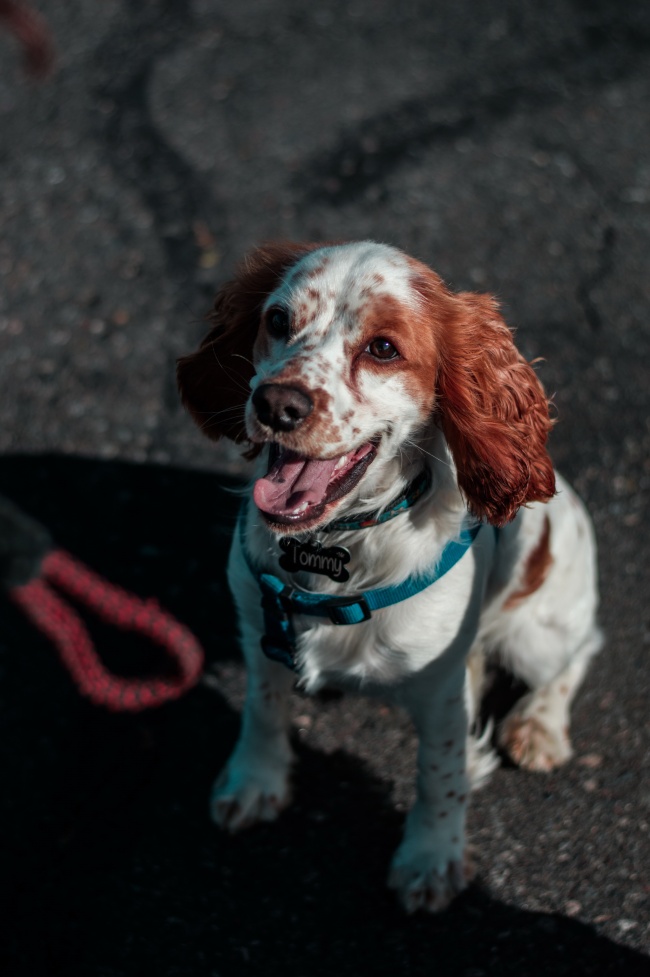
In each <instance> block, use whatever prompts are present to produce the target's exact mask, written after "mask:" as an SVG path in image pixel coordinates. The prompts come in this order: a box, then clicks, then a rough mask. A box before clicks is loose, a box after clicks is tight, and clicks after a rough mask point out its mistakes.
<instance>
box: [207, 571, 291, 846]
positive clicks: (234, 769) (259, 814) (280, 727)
mask: <svg viewBox="0 0 650 977" xmlns="http://www.w3.org/2000/svg"><path fill="white" fill-rule="evenodd" d="M246 589H249V591H250V599H249V600H247V601H246V600H243V599H240V600H239V601H238V604H239V613H240V626H241V633H242V644H243V649H244V656H245V658H246V666H247V687H246V701H245V703H244V711H243V714H242V721H241V729H240V733H239V739H238V740H237V744H236V745H235V748H234V750H233V752H232V754H231V756H230V759H229V760H228V762H227V764H226V766H225V767H224V769H223V770H222V771H221V774H220V775H219V777H218V778H217V780H216V782H215V785H214V788H213V792H212V797H211V801H210V810H211V814H212V818H213V820H214V821H216V823H217V824H218V825H220V826H221V827H222V828H226V829H228V830H229V831H240V830H241V829H242V828H247V827H249V826H250V825H253V824H255V823H257V822H258V821H273V820H275V818H276V817H277V816H278V814H279V813H280V811H281V810H282V809H283V808H284V807H286V806H287V804H288V803H289V801H290V799H291V790H290V780H289V776H290V772H291V762H292V759H293V752H292V750H291V746H290V743H289V695H290V692H291V689H292V688H293V684H294V675H293V672H291V671H290V670H289V669H288V668H285V666H284V665H279V664H278V663H277V662H274V661H270V660H269V659H268V658H266V656H265V655H264V653H263V652H262V649H261V647H260V637H261V634H262V631H263V627H264V624H263V620H262V614H261V611H260V610H259V595H258V594H257V593H256V592H255V591H254V590H252V589H250V588H249V585H248V582H245V583H244V585H243V586H242V588H240V589H239V590H235V593H236V594H238V596H239V597H240V598H243V597H245V596H246Z"/></svg>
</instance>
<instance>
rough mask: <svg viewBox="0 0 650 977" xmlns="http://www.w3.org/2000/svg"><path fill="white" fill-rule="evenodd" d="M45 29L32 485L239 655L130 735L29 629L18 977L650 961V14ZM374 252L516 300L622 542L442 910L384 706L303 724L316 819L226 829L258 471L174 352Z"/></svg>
mask: <svg viewBox="0 0 650 977" xmlns="http://www.w3.org/2000/svg"><path fill="white" fill-rule="evenodd" d="M38 7H39V9H40V10H41V11H42V13H43V14H44V15H45V16H46V18H47V20H48V21H49V24H50V26H51V29H52V31H53V34H54V37H55V43H56V47H57V68H56V71H55V73H54V75H53V76H52V77H50V78H49V79H47V80H46V81H44V82H42V83H39V84H36V83H34V82H31V81H29V80H27V79H26V78H25V76H24V74H23V72H22V69H21V62H20V57H19V52H18V49H17V46H16V44H15V42H14V40H13V39H12V38H11V37H10V36H8V35H7V34H6V33H0V274H1V275H2V290H1V293H0V416H1V418H2V423H1V425H0V492H4V493H6V494H7V495H8V496H10V497H11V498H13V499H14V500H15V501H17V502H19V503H21V504H22V505H23V506H24V507H25V509H26V510H27V511H30V512H31V513H32V514H34V515H36V516H37V517H38V518H40V519H42V520H43V521H44V522H46V523H47V525H48V527H49V528H50V529H51V530H52V532H53V533H54V535H55V536H56V538H58V539H59V540H60V541H62V542H65V543H66V545H69V546H70V547H71V548H72V547H76V551H77V552H79V553H81V554H82V555H83V556H84V558H86V559H87V560H88V562H90V563H92V564H93V565H94V566H97V567H98V568H99V569H102V570H104V571H105V572H110V573H111V574H112V575H113V577H114V578H115V577H116V576H117V578H118V579H119V580H120V582H123V583H124V584H125V585H128V586H132V587H134V588H135V589H137V590H138V591H139V592H141V593H154V594H156V595H157V596H159V597H160V599H161V600H164V601H165V603H166V604H167V605H168V606H171V608H172V609H173V610H174V611H175V612H176V613H177V614H178V615H179V616H182V617H183V619H184V620H185V621H186V623H188V624H189V625H190V626H191V627H193V628H194V630H196V631H197V633H198V634H199V636H200V637H201V638H202V640H203V641H204V643H205V645H206V650H207V651H208V658H209V665H208V672H207V673H206V677H205V680H204V682H203V684H202V686H201V687H200V688H199V689H198V690H196V691H195V692H193V693H192V694H191V695H190V696H188V698H187V699H186V700H184V701H183V702H182V703H179V704H178V705H176V706H173V707H167V708H166V709H163V710H161V711H160V712H159V713H157V714H155V716H153V718H150V717H140V718H137V719H128V720H127V719H124V718H123V717H112V716H106V715H104V714H101V713H100V712H99V711H97V710H95V711H93V710H92V709H91V708H90V707H88V706H87V705H85V704H84V703H82V702H81V700H79V699H78V698H77V696H76V693H75V692H74V690H73V689H72V688H71V686H70V683H69V681H68V680H67V678H66V676H65V675H64V674H63V673H62V672H61V669H60V668H59V666H58V664H57V663H56V662H55V661H54V660H53V658H54V656H53V652H51V650H50V649H48V647H47V646H46V645H45V643H43V642H41V643H39V640H37V639H35V638H34V639H32V636H31V632H30V630H29V628H28V627H27V626H26V625H25V624H24V622H21V621H20V620H19V618H18V617H17V616H16V615H15V614H14V612H13V611H12V609H11V608H8V609H6V614H5V615H4V618H5V620H6V622H7V623H6V627H5V628H4V630H2V631H0V653H1V655H2V658H1V659H0V663H1V665H2V670H3V671H2V680H1V682H0V697H2V698H3V701H4V705H3V706H2V710H1V711H2V714H3V720H2V722H3V725H4V726H5V732H4V734H3V735H4V744H5V745H4V747H2V748H1V749H0V752H1V753H2V754H3V756H4V758H5V759H6V760H7V763H8V767H7V769H8V771H9V773H8V774H7V776H6V778H5V780H4V791H3V793H4V794H5V795H6V797H5V800H4V801H3V806H4V809H5V813H6V816H7V818H8V819H9V820H8V822H7V823H8V824H10V825H11V829H12V832H13V833H12V832H7V833H6V834H5V838H4V843H5V845H6V846H7V850H8V851H9V852H10V853H13V855H14V856H15V859H16V860H15V861H14V862H12V864H13V868H12V870H11V872H10V874H9V878H10V884H11V889H10V896H11V905H12V915H11V928H10V932H11V935H12V940H11V951H10V952H9V954H8V956H7V960H6V963H7V968H8V969H7V970H6V972H8V973H9V972H11V973H16V974H18V973H21V974H22V973H30V974H40V973H53V974H54V973H56V974H65V975H73V974H75V975H76V974H80V975H81V974H84V975H85V977H95V975H97V977H108V975H122V974H124V975H129V977H130V975H132V974H133V975H135V974H147V975H148V974H151V973H156V974H161V975H167V974H169V975H172V974H183V975H185V974H187V975H190V974H192V975H203V974H205V975H216V974H219V975H223V974H234V973H250V974H265V975H268V977H274V975H276V974H277V975H280V974H287V975H291V977H293V975H295V977H301V975H305V977H310V975H313V974H320V973H323V974H331V973H332V972H333V969H334V968H336V970H337V971H338V972H339V973H341V974H359V973H365V972H369V973H370V972H373V973H388V972H389V971H390V972H391V973H400V974H425V973H429V972H431V971H432V970H434V969H435V968H436V967H437V968H438V972H440V973H444V974H459V975H464V977H481V975H483V974H488V975H493V974H494V975H499V974H511V973H512V974H515V973H516V974H518V975H520V977H522V975H523V977H526V975H528V974H530V975H536V974H538V973H539V974H546V973H548V974H562V973H566V974H571V975H575V974H582V973H584V974H605V973H607V974H610V973H611V974H618V973H625V974H636V973H639V974H643V973H650V960H649V959H648V953H649V952H650V906H649V904H648V896H649V893H650V871H649V870H650V841H649V837H648V835H649V824H650V778H649V775H648V767H649V763H648V760H649V759H650V721H649V719H648V698H649V696H648V693H649V686H650V681H649V677H648V676H649V673H648V661H647V659H648V649H649V647H650V618H649V615H648V596H647V595H648V594H649V593H650V568H649V566H648V553H649V552H650V547H649V543H650V539H649V529H648V519H647V514H648V489H649V486H650V460H649V459H650V450H649V449H650V423H649V422H648V406H649V404H650V375H649V367H648V363H649V357H650V329H649V327H648V313H649V309H648V306H649V302H648V299H649V298H650V285H649V283H650V154H649V153H648V147H649V145H650V125H649V124H648V105H649V104H650V7H649V6H648V4H647V3H642V2H634V0H631V2H629V3H627V4H624V5H623V4H619V3H614V2H606V0H602V2H601V0H595V2H588V0H584V2H580V0H573V2H569V0H549V2H547V3H543V4H541V3H533V2H532V0H504V2H502V3H501V4H499V5H496V4H480V3H478V2H477V0H473V2H472V0H456V2H454V3H452V2H449V0H441V2H439V3H437V4H432V3H427V2H424V0H419V2H412V3H409V4H405V5H403V8H399V7H398V6H397V5H395V4H394V3H389V2H387V0H374V2H372V3H370V2H368V0H365V2H364V0H359V2H357V0H347V2H343V0H328V2H325V3H322V4H306V3H304V2H300V0H248V2H246V3H241V4H237V5H236V4H231V5H226V4H217V3H216V2H209V0H195V2H194V3H191V4H190V3H183V2H181V0H146V2H145V0H140V2H136V0H106V2H103V3H101V4H98V3H93V2H91V0H75V2H70V3H67V4H48V3H46V2H45V0H41V2H40V3H39V4H38ZM366 237H369V238H375V239H379V240H383V241H387V242H390V243H392V244H395V245H397V246H399V247H402V248H404V249H405V250H406V251H408V252H409V253H411V254H413V255H415V256H417V257H419V258H421V259H422V260H424V261H425V262H427V263H429V264H431V265H432V266H433V267H434V268H435V269H436V270H437V271H438V272H439V273H440V274H442V276H443V277H444V278H445V279H446V280H447V281H449V282H450V283H451V284H452V285H453V286H454V287H456V288H459V289H460V288H463V289H466V288H469V289H475V290H485V291H489V292H492V293H494V294H496V295H497V296H498V298H499V299H500V301H501V302H502V304H503V307H504V310H505V314H506V318H507V319H508V321H509V322H510V323H511V325H513V326H514V327H516V329H517V337H518V343H519V345H520V347H521V348H522V350H523V351H524V353H525V354H526V355H527V356H528V357H529V358H532V357H543V363H541V364H540V366H539V372H540V375H541V377H542V380H543V382H544V383H545V385H546V387H547V389H548V390H549V391H551V392H553V393H554V400H555V404H556V409H557V417H558V423H557V426H556V428H555V430H554V432H553V435H552V453H553V456H554V458H555V460H556V462H557V465H558V467H559V469H560V470H561V471H562V472H563V474H565V475H566V476H567V477H568V478H569V480H570V481H571V482H572V483H573V484H574V486H575V487H576V488H577V489H578V491H579V492H580V493H581V495H582V496H583V498H584V499H585V501H586V502H587V504H588V507H589V509H590V511H591V513H592V516H593V519H594V522H595V525H596V530H597V534H598V538H599V543H600V571H601V586H602V612H601V622H602V625H603V628H604V630H605V632H606V635H607V643H606V646H605V648H604V650H603V652H602V653H601V655H600V657H599V659H598V660H597V662H596V663H595V664H594V666H593V668H592V670H591V672H590V674H589V677H588V679H587V681H586V683H585V686H584V689H583V691H582V692H581V694H580V696H579V699H578V701H577V703H576V706H575V709H574V745H575V749H576V757H575V759H574V760H573V761H572V762H571V763H570V764H569V765H568V766H567V767H566V768H565V769H563V770H562V771H559V772H557V773H554V774H552V775H550V776H533V775H526V774H523V773H520V772H518V771H516V770H513V769H510V768H507V767H505V766H504V767H503V768H502V769H501V770H499V771H498V772H497V774H496V775H495V777H494V779H493V781H492V783H491V785H490V786H489V787H487V788H486V789H485V790H484V791H482V792H481V793H480V794H477V795H476V797H475V800H474V804H473V807H472V810H471V816H470V826H469V827H470V834H471V839H472V842H473V844H474V846H475V848H476V861H477V869H478V874H477V882H476V884H475V885H474V887H473V888H472V889H471V890H470V892H469V893H468V894H467V896H464V897H463V899H461V900H460V901H459V904H458V905H457V906H456V907H454V908H453V909H452V910H450V911H449V912H448V913H446V914H445V915H443V916H441V917H439V918H431V919H429V918H426V917H417V918H414V919H412V920H404V919H402V918H401V917H400V915H399V912H398V910H397V908H396V906H395V905H394V904H393V902H392V898H391V897H390V895H388V894H386V893H385V892H384V889H383V878H384V876H385V872H386V869H387V865H388V861H389V858H390V852H391V848H392V847H393V846H394V844H395V842H396V839H397V837H398V832H399V825H400V821H401V818H402V816H403V811H404V809H405V807H406V805H407V804H408V803H409V799H410V797H411V786H410V777H411V773H412V765H413V747H414V740H413V736H412V733H411V731H410V728H409V727H408V724H407V723H406V722H405V720H404V718H403V717H402V716H400V715H397V714H395V713H393V712H392V711H390V710H386V709H383V708H381V707H379V706H377V705H376V704H374V705H372V704H368V703H365V702H356V701H353V700H348V699H330V700H328V701H326V702H317V703H316V702H313V701H311V700H306V699H302V698H298V699H296V704H295V720H296V738H297V740H298V741H299V742H300V744H301V747H300V749H301V753H302V755H303V756H302V759H303V761H304V762H303V764H302V766H301V769H300V772H299V773H298V775H297V786H296V790H297V807H296V809H295V810H294V811H293V812H292V813H290V814H287V817H286V820H285V821H284V822H283V823H281V824H278V825H277V826H274V827H268V828H266V827H265V828H261V829H257V830H256V831H254V832H253V833H251V835H250V836H249V837H248V838H242V839H241V840H240V839H237V840H236V841H234V842H231V841H229V840H227V839H224V838H223V837H222V836H220V835H219V834H218V832H216V830H215V829H213V828H212V827H211V826H210V825H209V824H208V822H207V805H206V797H207V792H208V789H209V784H210V781H211V778H212V777H213V776H214V774H215V773H216V771H217V770H218V768H219V765H220V763H221V762H222V761H223V759H224V757H225V756H226V755H227V752H228V748H229V746H230V745H231V744H232V742H233V740H234V737H235V735H236V730H237V710H238V708H239V706H240V704H241V699H242V695H243V687H244V676H243V670H242V667H241V665H240V662H239V659H238V656H237V651H236V647H235V640H234V634H233V621H232V614H231V611H230V610H229V607H228V600H227V594H226V590H225V584H224V581H223V560H224V554H225V548H226V542H227V535H228V532H229V528H230V527H231V525H232V514H233V512H234V502H233V501H232V496H231V495H230V494H229V493H228V492H227V491H226V492H224V491H222V489H221V488H220V486H222V485H224V484H227V486H230V485H231V484H232V483H231V482H229V481H228V479H229V477H235V478H241V477H242V475H244V474H245V467H244V465H243V463H242V461H241V460H240V459H239V457H238V454H237V452H236V451H235V450H233V448H232V446H228V445H221V446H215V445H213V444H211V443H209V442H207V441H204V440H203V439H202V438H201V436H200V434H199V433H198V432H197V431H196V430H195V429H194V427H193V425H192V424H191V422H190V421H189V419H188V418H187V416H186V415H185V414H184V412H183V411H182V409H181V407H180V405H179V403H178V398H177V395H176V391H175V385H174V361H175V359H176V357H177V356H178V355H179V354H181V353H184V352H186V351H187V350H188V349H190V348H191V347H192V346H193V345H194V344H195V343H196V342H197V340H198V339H199V337H200V336H201V335H202V333H203V331H204V325H203V322H202V319H203V316H204V314H205V312H206V310H207V309H208V308H209V305H210V301H211V297H212V295H213V293H214V290H215V288H216V287H217V286H218V285H219V283H220V282H222V281H223V280H225V279H226V278H227V277H228V275H229V274H230V273H231V271H232V269H233V267H234V265H235V263H236V262H237V261H238V260H239V258H240V257H241V255H242V254H243V252H244V251H245V250H246V249H247V248H248V247H250V246H252V245H254V244H255V243H258V242H259V241H261V240H265V239H271V238H291V239H295V240H304V239H307V240H321V239H323V240H327V239H348V238H350V239H352V238H366ZM78 456H82V458H83V459H85V460H83V461H82V460H79V458H78ZM154 515H155V517H156V520H154V518H153V516H154ZM116 547H117V549H116ZM172 557H173V559H172ZM3 606H4V605H3ZM106 640H108V641H109V642H110V639H109V638H106ZM27 652H28V654H29V657H28V660H27V661H26V659H25V656H26V654H27ZM50 658H51V659H52V662H50ZM37 662H38V666H37V664H36V663H37ZM3 689H4V691H3ZM54 691H56V695H54V694H53V693H54ZM154 760H155V763H154ZM152 770H153V772H152ZM52 796H54V797H55V804H54V807H53V808H50V804H49V799H50V798H51V797H52ZM16 852H18V855H16ZM1 962H3V957H2V956H1V955H0V963H1Z"/></svg>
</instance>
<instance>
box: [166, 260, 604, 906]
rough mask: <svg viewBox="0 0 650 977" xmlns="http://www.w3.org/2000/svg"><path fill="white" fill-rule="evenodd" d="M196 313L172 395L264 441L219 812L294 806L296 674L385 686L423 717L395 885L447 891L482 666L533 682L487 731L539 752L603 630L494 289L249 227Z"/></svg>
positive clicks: (554, 736)
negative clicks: (463, 285)
mask: <svg viewBox="0 0 650 977" xmlns="http://www.w3.org/2000/svg"><path fill="white" fill-rule="evenodd" d="M211 327H212V328H211V331H210V332H209V334H208V335H207V337H206V339H205V340H204V342H203V343H202V345H201V346H200V348H199V349H198V350H197V351H196V352H194V353H192V354H191V355H188V356H185V357H183V358H181V359H180V360H179V362H178V382H179V388H180V393H181V397H182V400H183V402H184V404H185V405H186V407H187V408H188V409H189V411H190V413H191V415H192V416H193V418H194V420H195V421H196V422H197V423H198V425H199V426H200V428H201V430H202V431H203V433H204V434H206V435H207V436H208V437H210V438H213V439H218V438H221V437H226V438H230V439H231V440H233V441H235V442H237V443H242V444H247V445H248V446H249V450H248V454H249V456H250V457H253V458H255V459H256V462H255V463H256V475H255V479H254V482H253V485H252V491H251V492H250V493H249V497H248V500H247V502H245V504H244V506H243V507H242V511H241V513H240V517H239V525H238V529H237V531H236V532H235V534H234V538H233V543H232V550H231V556H230V560H229V567H228V577H229V583H230V587H231V589H232V594H233V597H234V600H235V603H236V606H237V609H238V614H239V622H240V630H241V639H242V645H243V651H244V655H245V659H246V664H247V670H248V690H247V698H246V704H245V707H244V713H243V718H242V724H241V733H240V736H239V740H238V742H237V744H236V746H235V749H234V752H233V753H232V756H231V757H230V759H229V761H228V763H227V765H226V767H225V769H224V770H223V772H222V773H221V775H220V777H219V778H218V780H217V781H216V784H215V788H214V794H213V797H212V801H211V811H212V815H213V818H214V820H215V821H216V822H217V824H219V825H220V826H221V827H223V828H225V829H227V830H229V831H238V830H239V829H242V828H245V827H247V826H249V825H252V824H254V823H256V822H259V821H270V820H273V819H274V818H276V817H277V815H278V813H279V812H280V811H281V809H282V808H284V807H285V805H287V804H288V802H289V799H290V771H291V764H292V750H291V746H290V741H289V734H288V725H289V718H288V716H289V712H288V700H289V695H290V692H291V689H292V686H293V685H294V682H295V681H297V682H298V683H300V685H301V686H302V687H303V688H304V689H306V690H307V691H308V692H313V691H316V690H318V689H319V688H321V687H323V686H325V685H337V686H340V687H344V688H351V689H356V690H362V691H364V692H367V693H368V694H371V695H378V696H383V697H385V698H386V699H387V700H389V701H390V702H393V703H397V704H399V705H401V706H403V707H404V708H406V710H407V711H408V713H409V714H410V716H411V717H412V720H413V723H414V725H415V728H416V730H417V733H418V737H419V747H418V755H417V767H418V776H417V799H416V801H415V804H414V806H413V808H412V809H411V811H410V812H409V814H408V816H407V818H406V824H405V830H404V835H403V839H402V841H401V843H400V845H399V847H398V848H397V851H396V853H395V855H394V857H393V860H392V864H391V867H390V872H389V877H388V884H389V886H390V887H391V888H393V889H395V890H396V892H397V895H398V897H399V899H400V901H401V902H402V904H403V906H404V907H405V909H406V910H407V911H409V912H413V911H415V910H418V909H425V910H429V911H437V910H440V909H442V908H444V907H446V906H447V905H448V903H449V902H450V901H451V900H452V899H453V898H454V897H455V896H456V894H457V893H459V892H460V891H461V890H462V889H463V888H464V887H465V886H466V884H467V881H468V877H469V869H468V860H467V857H466V844H465V817H466V809H467V799H468V795H469V792H470V789H471V788H472V786H476V785H477V784H478V783H480V782H482V781H484V780H485V779H486V778H487V776H488V774H489V773H490V772H491V770H492V769H493V767H494V766H495V765H496V763H497V760H496V757H495V754H494V752H493V750H492V748H491V746H490V744H489V743H488V742H487V736H486V735H483V736H481V737H480V738H477V737H476V736H474V735H472V730H473V728H474V724H475V722H476V715H477V708H478V703H479V700H480V693H481V675H482V671H483V664H484V662H485V661H486V660H488V659H490V658H496V659H497V660H498V662H499V663H500V664H501V665H503V666H505V667H506V668H507V669H508V670H509V671H510V672H512V673H513V674H514V675H515V676H516V677H517V678H519V679H521V680H523V681H524V682H525V683H526V684H527V686H528V688H529V689H530V691H529V692H528V694H526V695H525V696H524V697H523V698H522V699H520V700H519V702H518V703H517V704H516V705H515V707H514V708H513V710H512V711H511V712H510V714H509V715H507V716H506V718H505V720H504V722H503V723H502V725H501V726H500V728H499V730H498V740H499V744H500V746H501V747H502V749H503V750H505V751H506V752H507V754H509V756H510V757H511V758H512V759H513V760H514V762H515V763H516V764H518V765H519V766H521V767H524V768H526V769H528V770H540V771H548V770H551V769H553V768H555V767H557V766H558V765H560V764H562V763H564V762H565V761H566V760H568V759H569V757H570V756H571V746H570V741H569V732H568V725H569V707H570V704H571V701H572V699H573V696H574V695H575V692H576V690H577V688H578V686H579V685H580V682H581V680H582V678H583V676H584V674H585V671H586V668H587V665H588V663H589V660H590V659H591V657H592V656H593V655H594V654H595V652H596V651H597V650H598V649H599V647H600V645H601V642H602V638H601V632H600V630H599V628H598V626H597V623H596V610H597V603H598V596H597V576H596V558H595V554H596V549H595V541H594V534H593V529H592V526H591V522H590V520H589V517H588V515H587V513H586V511H585V508H584V507H583V504H582V502H581V501H580V500H579V499H578V497H577V496H576V494H575V493H574V492H573V490H572V489H571V488H570V486H569V485H568V484H567V483H566V482H565V481H563V480H562V478H561V477H560V476H559V475H556V473H555V472H554V469H553V465H552V463H551V460H550V458H549V455H548V453H547V449H546V442H547V438H548V434H549V431H550V429H551V426H552V421H551V419H550V416H549V402H548V399H547V397H546V395H545V393H544V391H543V388H542V386H541V384H540V382H539V380H538V378H537V375H536V373H535V371H534V369H533V367H532V366H531V365H530V364H529V363H527V362H526V360H525V359H524V358H523V357H522V356H521V355H520V353H519V352H518V350H517V348H516V346H515V344H514V341H513V336H512V333H511V331H510V329H509V328H508V326H507V325H506V324H505V322H504V321H503V319H502V318H501V316H500V314H499V311H498V307H497V304H496V302H495V300H494V299H493V298H492V297H490V296H488V295H478V294H473V293H467V292H461V293H453V292H452V291H450V290H449V289H448V288H447V287H446V286H445V284H444V283H443V282H442V280H441V279H440V278H439V277H438V276H437V275H436V274H435V273H434V272H433V271H432V270H431V269H430V268H428V267H427V266H425V265H424V264H422V263H420V262H419V261H417V260H415V259H413V258H410V257H408V256H407V255H405V254H403V253H402V252H401V251H399V250H397V249H395V248H393V247H390V246H388V245H384V244H377V243H373V242H369V241H364V242H357V243H344V244H332V245H328V244H326V245H315V244H305V245H298V244H269V245H266V246H263V247H260V248H258V249H257V250H255V251H253V252H252V253H251V254H250V255H249V256H248V257H247V258H246V259H245V261H244V262H243V264H242V265H241V266H240V268H239V270H238V272H237V273H236V276H235V277H234V279H233V281H231V282H229V283H228V284H226V285H225V286H224V287H223V288H222V289H221V291H220V292H219V293H218V295H217V298H216V301H215V306H214V311H213V313H212V315H211ZM287 666H288V667H287Z"/></svg>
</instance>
